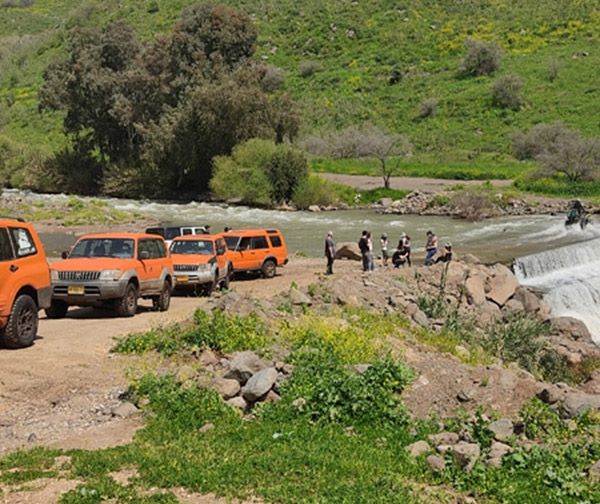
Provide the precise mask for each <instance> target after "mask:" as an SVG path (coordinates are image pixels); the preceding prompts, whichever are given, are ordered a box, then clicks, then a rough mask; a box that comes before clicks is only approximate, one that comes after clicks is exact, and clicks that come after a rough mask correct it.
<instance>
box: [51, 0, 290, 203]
mask: <svg viewBox="0 0 600 504" xmlns="http://www.w3.org/2000/svg"><path fill="white" fill-rule="evenodd" d="M256 36H257V32H256V28H255V27H254V25H253V23H252V21H251V19H250V18H249V17H248V16H247V15H245V14H242V13H240V12H239V11H237V10H235V9H232V8H229V7H223V6H215V5H199V6H193V7H190V8H188V9H186V10H185V11H184V13H183V15H182V18H181V20H180V21H179V22H178V23H177V24H176V25H175V27H174V29H173V31H172V33H171V34H169V35H167V36H163V37H160V38H158V39H157V40H156V41H154V42H152V43H146V44H143V43H141V42H140V41H139V40H138V39H137V38H136V36H135V34H134V32H133V30H132V29H131V27H129V26H127V25H126V24H124V23H113V24H110V25H108V26H107V27H106V28H104V29H103V30H94V29H87V30H77V31H75V32H74V33H73V35H72V37H71V39H70V44H69V51H68V56H67V58H66V59H64V60H63V61H60V62H58V63H55V64H52V65H50V66H48V68H47V69H46V71H45V73H44V85H43V87H42V89H41V92H40V103H41V108H42V109H51V110H64V111H65V112H66V114H65V119H64V129H65V132H66V133H67V134H68V135H69V136H70V137H71V141H72V143H73V145H77V146H82V145H85V146H87V147H88V151H87V153H82V152H81V149H80V148H79V147H77V149H74V150H77V153H78V154H87V155H88V156H89V157H90V158H96V157H97V158H99V160H100V162H101V165H102V170H101V171H102V173H101V177H100V178H101V179H104V178H108V179H109V180H108V179H107V180H99V181H98V186H99V187H103V188H104V190H108V191H110V192H111V193H119V194H121V195H124V194H122V193H121V191H122V190H127V191H129V190H130V189H131V188H132V187H135V185H136V184H139V186H140V187H143V188H144V191H148V188H151V189H150V190H151V194H148V192H145V193H144V194H145V195H149V196H174V195H175V196H193V195H195V194H197V193H198V192H200V193H202V192H204V191H206V190H207V188H208V182H209V180H210V177H211V172H212V159H213V158H214V157H215V156H219V155H223V154H229V153H230V152H231V149H232V148H233V147H234V146H235V145H237V144H238V143H240V142H243V141H245V140H247V139H249V138H253V137H265V138H272V139H274V140H276V141H277V142H279V143H281V142H283V141H284V140H285V139H286V138H290V139H291V138H293V137H294V136H295V135H296V134H297V131H298V129H299V123H300V115H299V114H298V112H297V109H296V107H295V106H294V104H293V102H292V101H291V100H290V99H289V97H287V96H286V95H269V94H268V93H267V92H265V90H264V89H263V78H264V75H265V71H266V70H265V67H264V65H262V64H260V63H256V62H254V61H253V60H252V56H253V54H254V50H255V46H256ZM62 159H66V158H65V157H64V156H63V158H62ZM94 166H95V165H94ZM151 179H154V180H155V184H154V186H156V187H155V188H152V184H149V181H150V180H151ZM120 180H121V181H122V182H123V183H120ZM134 195H139V192H134Z"/></svg>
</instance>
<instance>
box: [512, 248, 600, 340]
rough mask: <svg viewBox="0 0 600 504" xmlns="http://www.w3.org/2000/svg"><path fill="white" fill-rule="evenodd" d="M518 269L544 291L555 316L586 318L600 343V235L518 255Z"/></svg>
mask: <svg viewBox="0 0 600 504" xmlns="http://www.w3.org/2000/svg"><path fill="white" fill-rule="evenodd" d="M514 270H515V275H516V276H517V278H518V279H519V282H520V283H521V284H522V285H525V286H527V287H532V288H535V289H537V290H538V291H540V292H542V294H543V296H544V301H546V303H548V305H549V306H550V308H551V309H552V315H553V316H554V317H573V318H576V319H579V320H581V321H583V322H584V323H585V325H586V326H587V328H588V329H589V331H590V333H591V335H592V338H593V339H594V342H595V343H596V344H597V345H600V238H595V239H591V240H587V241H582V242H578V243H575V244H572V245H566V246H563V247H559V248H556V249H552V250H547V251H544V252H540V253H537V254H531V255H527V256H524V257H520V258H517V259H515V262H514Z"/></svg>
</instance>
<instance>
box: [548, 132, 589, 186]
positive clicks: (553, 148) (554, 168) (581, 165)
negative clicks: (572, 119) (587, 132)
mask: <svg viewBox="0 0 600 504" xmlns="http://www.w3.org/2000/svg"><path fill="white" fill-rule="evenodd" d="M537 160H538V161H539V162H540V163H541V165H542V170H541V171H540V174H541V175H542V176H543V175H550V176H556V175H560V176H564V177H566V178H567V180H569V181H570V182H578V181H594V180H597V179H598V178H599V177H600V141H599V140H598V139H595V138H585V137H582V136H580V135H574V136H573V135H567V136H561V137H559V138H558V139H557V140H556V142H554V143H552V144H549V145H548V146H547V147H546V149H545V150H544V151H542V152H541V153H540V154H539V155H538V156H537Z"/></svg>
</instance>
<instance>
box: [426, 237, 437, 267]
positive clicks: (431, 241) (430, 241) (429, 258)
mask: <svg viewBox="0 0 600 504" xmlns="http://www.w3.org/2000/svg"><path fill="white" fill-rule="evenodd" d="M437 251H438V239H437V236H435V234H434V233H433V231H431V230H430V231H427V243H426V244H425V266H431V265H432V264H433V257H434V256H435V255H436V254H437Z"/></svg>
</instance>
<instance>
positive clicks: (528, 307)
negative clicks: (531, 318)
mask: <svg viewBox="0 0 600 504" xmlns="http://www.w3.org/2000/svg"><path fill="white" fill-rule="evenodd" d="M515 299H516V300H517V301H520V302H521V304H522V305H523V308H524V309H525V311H526V312H529V313H535V312H537V311H538V310H539V309H540V298H538V297H537V296H536V295H535V294H534V293H533V292H531V291H530V290H529V289H528V288H526V287H519V288H518V289H517V290H516V291H515Z"/></svg>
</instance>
